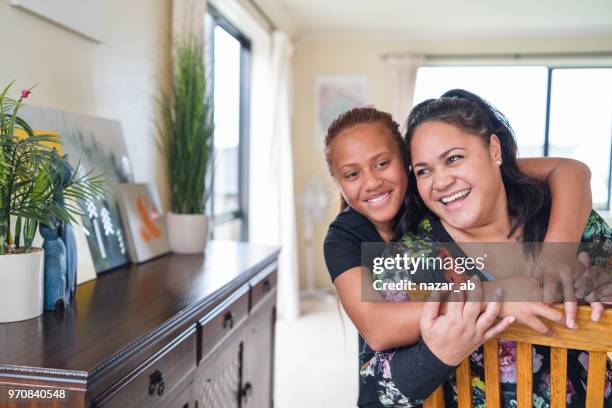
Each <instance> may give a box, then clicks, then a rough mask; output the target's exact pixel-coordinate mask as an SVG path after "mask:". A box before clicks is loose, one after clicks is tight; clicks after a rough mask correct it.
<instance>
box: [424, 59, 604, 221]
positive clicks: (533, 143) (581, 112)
mask: <svg viewBox="0 0 612 408" xmlns="http://www.w3.org/2000/svg"><path fill="white" fill-rule="evenodd" d="M453 88H464V89H467V90H469V91H471V92H474V93H476V94H478V95H480V96H482V97H483V98H484V99H486V100H487V101H489V102H490V103H492V104H493V105H495V106H496V107H497V108H498V109H499V110H500V111H502V112H503V113H504V114H505V115H506V116H507V117H508V119H509V121H510V123H511V124H512V127H513V128H514V130H515V133H516V138H517V143H518V146H519V155H520V156H521V157H533V156H558V157H570V158H574V159H578V160H580V161H582V162H584V163H586V164H587V165H588V166H589V168H590V169H591V173H592V177H591V189H592V191H593V206H594V208H596V209H598V210H608V209H610V204H611V203H610V189H611V180H610V179H611V171H612V163H611V162H612V145H611V144H612V68H560V67H547V66H458V67H451V66H445V67H422V68H420V69H419V70H418V73H417V81H416V86H415V98H414V101H415V104H416V103H419V102H421V101H423V100H424V99H427V98H437V97H439V96H440V95H441V94H442V93H443V92H445V91H447V90H449V89H453Z"/></svg>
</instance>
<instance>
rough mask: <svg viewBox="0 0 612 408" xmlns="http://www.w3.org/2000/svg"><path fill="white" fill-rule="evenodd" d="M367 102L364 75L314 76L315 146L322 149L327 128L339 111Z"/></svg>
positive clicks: (366, 87)
mask: <svg viewBox="0 0 612 408" xmlns="http://www.w3.org/2000/svg"><path fill="white" fill-rule="evenodd" d="M367 102H368V77H367V76H365V75H320V76H317V77H316V78H315V109H314V112H315V146H316V148H317V149H319V150H320V151H323V149H324V147H325V146H324V141H325V135H326V134H327V128H328V127H329V125H331V123H332V121H333V120H334V119H335V118H336V117H337V116H338V115H340V114H341V113H343V112H346V111H347V110H349V109H351V108H355V107H359V106H365V105H366V104H367Z"/></svg>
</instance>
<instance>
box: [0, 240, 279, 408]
mask: <svg viewBox="0 0 612 408" xmlns="http://www.w3.org/2000/svg"><path fill="white" fill-rule="evenodd" d="M278 253H279V249H278V248H273V247H265V246H255V245H250V244H246V243H238V242H223V241H219V242H217V241H212V242H210V243H209V245H208V248H207V250H206V254H205V256H201V255H167V256H164V257H161V258H158V259H156V260H153V261H151V262H147V263H144V264H141V265H130V266H126V267H123V268H119V269H117V270H114V271H110V272H107V273H104V274H102V275H101V276H99V277H98V279H96V280H94V281H91V282H87V283H85V284H82V285H80V286H78V288H77V294H76V302H75V304H74V305H73V306H72V307H71V308H69V309H68V310H67V311H64V312H61V313H60V312H46V313H44V314H43V315H42V316H40V317H38V318H35V319H31V320H27V321H23V322H16V323H6V324H0V406H1V407H21V406H24V407H25V406H28V407H35V406H44V407H51V406H53V407H65V406H68V407H103V408H111V407H121V408H127V407H164V408H166V407H170V408H196V407H199V408H216V407H219V408H226V407H228V408H229V407H246V408H263V407H266V408H270V407H272V406H273V400H272V395H273V367H274V365H273V362H274V329H275V319H276V282H277V258H278ZM10 394H12V396H13V397H12V398H10V397H9V395H10ZM16 396H19V397H25V398H19V399H15V397H16Z"/></svg>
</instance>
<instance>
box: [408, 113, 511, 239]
mask: <svg viewBox="0 0 612 408" xmlns="http://www.w3.org/2000/svg"><path fill="white" fill-rule="evenodd" d="M410 151H411V161H412V163H413V165H412V168H413V171H414V174H415V176H416V179H417V188H418V191H419V194H420V196H421V198H422V199H423V201H424V202H425V205H427V207H428V208H429V209H430V210H431V211H432V212H433V213H434V214H436V215H437V216H438V217H440V219H441V220H443V221H444V222H446V223H447V224H449V225H450V226H452V227H454V228H457V229H467V228H474V227H478V226H482V225H486V224H487V222H490V220H491V218H492V217H496V216H497V215H498V214H499V212H500V211H502V210H503V208H502V207H504V206H505V205H506V201H505V190H504V187H503V182H502V178H501V172H500V169H499V165H498V164H497V163H496V160H497V159H498V158H500V157H501V150H500V145H499V140H498V139H497V136H495V135H492V136H491V139H490V145H489V146H486V145H485V144H484V143H483V141H482V139H481V138H480V137H478V136H477V135H474V134H471V133H466V132H464V131H463V130H461V129H460V128H457V127H455V126H453V125H449V124H447V123H444V122H425V123H423V124H421V125H420V126H419V127H418V128H417V129H416V130H415V132H414V135H413V138H412V141H411V143H410Z"/></svg>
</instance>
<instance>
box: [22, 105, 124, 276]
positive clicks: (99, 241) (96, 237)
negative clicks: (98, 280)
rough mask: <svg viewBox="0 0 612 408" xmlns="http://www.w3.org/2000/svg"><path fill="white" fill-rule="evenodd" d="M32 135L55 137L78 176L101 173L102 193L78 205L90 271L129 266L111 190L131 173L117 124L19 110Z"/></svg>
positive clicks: (36, 109)
mask: <svg viewBox="0 0 612 408" xmlns="http://www.w3.org/2000/svg"><path fill="white" fill-rule="evenodd" d="M20 116H21V117H23V118H24V119H25V120H26V121H27V122H28V123H29V124H30V126H32V127H33V128H35V129H36V132H37V133H46V132H47V131H49V133H56V134H59V136H60V138H61V140H62V149H63V153H65V154H67V155H68V162H69V163H70V164H71V165H72V167H73V168H75V169H76V168H78V171H79V173H80V175H85V174H87V173H88V172H90V171H91V172H93V174H94V175H97V174H102V175H103V177H104V179H105V180H106V181H107V182H108V183H107V188H108V189H107V191H106V192H105V193H104V194H102V195H100V196H98V197H97V198H96V199H95V200H92V201H89V202H87V203H82V207H83V208H82V210H83V212H84V213H85V214H86V216H83V217H82V219H81V221H82V229H83V232H84V234H85V236H86V237H87V242H88V244H89V250H90V252H91V257H92V259H93V263H94V266H95V270H96V273H100V272H104V271H107V270H109V269H113V268H116V267H119V266H122V265H125V264H126V263H128V262H129V257H128V250H127V245H126V243H125V233H124V229H123V226H122V224H121V219H120V217H119V207H118V203H117V196H116V191H115V187H116V185H117V184H118V183H123V182H131V181H132V171H131V165H130V161H129V159H128V157H127V149H126V147H125V142H124V140H123V134H122V132H121V125H120V123H119V122H117V121H114V120H109V119H103V118H98V117H95V116H88V115H82V114H76V113H69V112H63V111H60V110H57V109H50V108H40V107H32V106H24V107H23V109H22V110H21V111H20Z"/></svg>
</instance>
